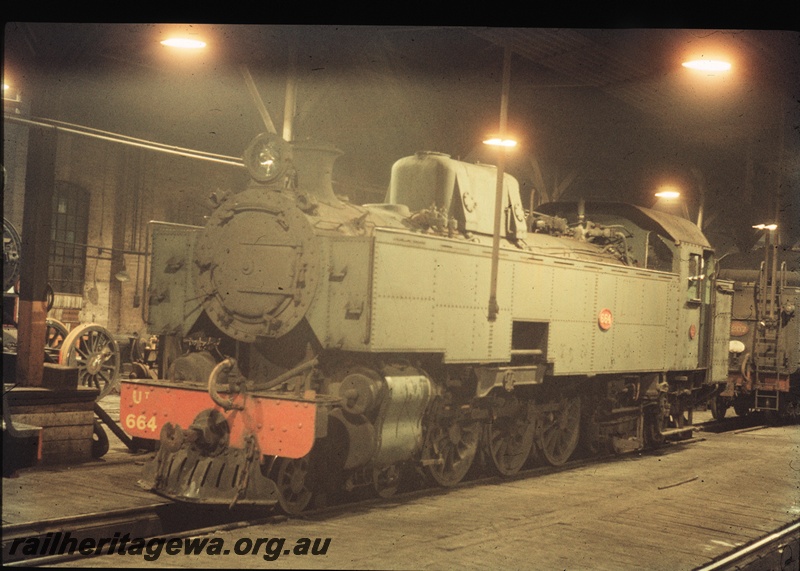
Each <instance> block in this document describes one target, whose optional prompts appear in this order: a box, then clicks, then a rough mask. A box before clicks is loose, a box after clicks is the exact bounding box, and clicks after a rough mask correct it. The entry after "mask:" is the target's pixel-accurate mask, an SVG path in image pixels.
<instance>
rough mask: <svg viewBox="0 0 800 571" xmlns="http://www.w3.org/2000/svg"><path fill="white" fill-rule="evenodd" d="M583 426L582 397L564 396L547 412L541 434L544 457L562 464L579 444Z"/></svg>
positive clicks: (554, 464)
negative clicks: (556, 406) (553, 409)
mask: <svg viewBox="0 0 800 571" xmlns="http://www.w3.org/2000/svg"><path fill="white" fill-rule="evenodd" d="M580 426H581V399H580V397H577V396H575V397H563V398H562V399H561V400H560V401H559V402H558V408H557V409H556V410H555V411H553V412H551V413H549V414H547V415H546V418H545V424H544V427H543V430H542V432H541V433H540V435H539V442H538V445H539V448H540V450H541V453H542V457H543V458H544V459H545V460H546V461H547V463H548V464H550V465H551V466H561V465H562V464H564V463H565V462H566V461H567V460H569V457H570V456H572V453H573V452H575V448H577V446H578V440H579V436H580Z"/></svg>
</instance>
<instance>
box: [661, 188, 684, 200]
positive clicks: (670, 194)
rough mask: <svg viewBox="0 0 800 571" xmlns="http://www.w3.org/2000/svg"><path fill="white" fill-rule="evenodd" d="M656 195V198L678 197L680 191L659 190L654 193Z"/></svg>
mask: <svg viewBox="0 0 800 571" xmlns="http://www.w3.org/2000/svg"><path fill="white" fill-rule="evenodd" d="M656 196H657V197H658V198H668V199H673V198H680V196H681V193H680V192H678V191H677V190H660V191H658V192H657V193H656Z"/></svg>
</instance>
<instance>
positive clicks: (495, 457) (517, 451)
mask: <svg viewBox="0 0 800 571" xmlns="http://www.w3.org/2000/svg"><path fill="white" fill-rule="evenodd" d="M486 436H487V438H486V448H487V450H488V452H489V456H490V457H491V459H492V464H493V465H494V467H495V469H496V470H497V472H498V473H499V474H500V475H502V476H513V475H514V474H516V473H517V472H519V471H520V468H522V466H523V465H524V464H525V462H526V461H527V460H528V458H529V457H530V454H531V447H532V445H533V426H532V425H531V423H530V422H528V420H527V418H526V417H525V415H524V414H519V413H518V414H515V415H506V416H500V417H498V418H495V419H494V420H493V421H492V422H490V423H489V424H488V425H487V426H486Z"/></svg>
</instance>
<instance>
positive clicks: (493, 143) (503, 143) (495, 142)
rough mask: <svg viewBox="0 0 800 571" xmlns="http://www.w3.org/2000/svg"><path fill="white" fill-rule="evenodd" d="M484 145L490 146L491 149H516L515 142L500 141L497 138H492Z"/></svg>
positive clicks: (509, 140)
mask: <svg viewBox="0 0 800 571" xmlns="http://www.w3.org/2000/svg"><path fill="white" fill-rule="evenodd" d="M483 144H484V145H491V146H493V147H516V146H517V142H516V141H515V140H513V139H501V138H499V137H492V138H491V139H486V140H485V141H484V142H483Z"/></svg>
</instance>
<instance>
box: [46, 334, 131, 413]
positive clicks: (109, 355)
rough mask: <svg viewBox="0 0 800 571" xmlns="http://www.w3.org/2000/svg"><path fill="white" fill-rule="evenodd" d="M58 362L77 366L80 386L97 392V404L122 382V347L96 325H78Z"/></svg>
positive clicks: (62, 346) (60, 352) (68, 337)
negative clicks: (120, 376)
mask: <svg viewBox="0 0 800 571" xmlns="http://www.w3.org/2000/svg"><path fill="white" fill-rule="evenodd" d="M58 362H59V363H61V364H62V365H68V366H70V367H78V379H79V384H80V386H84V387H92V388H95V389H98V390H99V391H100V394H99V395H97V400H98V401H99V400H101V399H102V398H103V397H105V396H106V395H107V394H108V393H110V392H111V390H112V389H113V388H114V387H115V386H116V385H117V383H118V382H119V367H120V354H119V346H118V345H117V342H116V341H115V340H114V337H113V336H112V335H111V333H109V331H108V330H107V329H106V328H105V327H102V326H100V325H97V324H96V323H84V324H83V325H79V326H78V327H76V328H75V329H73V330H72V331H71V332H70V333H69V335H67V337H66V338H65V339H64V343H63V344H62V345H61V350H60V351H59V355H58Z"/></svg>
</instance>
